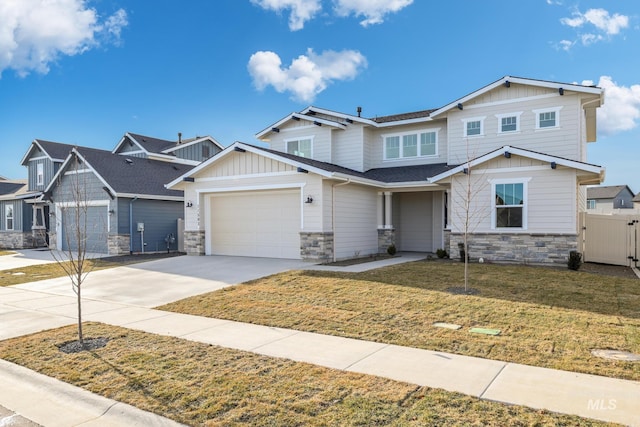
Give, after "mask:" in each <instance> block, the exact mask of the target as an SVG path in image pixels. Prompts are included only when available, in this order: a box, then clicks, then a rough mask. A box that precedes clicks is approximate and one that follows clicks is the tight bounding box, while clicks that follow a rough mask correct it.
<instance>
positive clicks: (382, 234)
mask: <svg viewBox="0 0 640 427" xmlns="http://www.w3.org/2000/svg"><path fill="white" fill-rule="evenodd" d="M395 244H396V230H395V229H393V228H379V229H378V253H381V254H386V253H387V248H388V247H389V246H391V245H394V246H395Z"/></svg>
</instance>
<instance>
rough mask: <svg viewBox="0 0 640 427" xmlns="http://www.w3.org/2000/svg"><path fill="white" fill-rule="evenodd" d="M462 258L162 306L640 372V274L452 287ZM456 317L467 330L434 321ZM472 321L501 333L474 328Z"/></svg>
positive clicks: (567, 274)
mask: <svg viewBox="0 0 640 427" xmlns="http://www.w3.org/2000/svg"><path fill="white" fill-rule="evenodd" d="M462 268H463V266H462V265H461V263H452V262H449V263H444V262H428V261H420V262H414V263H409V264H402V265H396V266H391V267H385V268H381V269H377V270H373V271H369V272H365V273H333V272H319V271H304V272H303V271H295V272H287V273H283V274H278V275H274V276H270V277H266V278H263V279H259V280H256V281H253V282H249V283H247V284H243V285H239V286H234V287H230V288H225V289H223V290H221V291H217V292H213V293H210V294H205V295H199V296H196V297H192V298H188V299H185V300H182V301H178V302H176V303H172V304H168V305H166V306H163V307H160V308H161V309H164V310H169V311H176V312H181V313H188V314H194V315H199V316H208V317H216V318H222V319H230V320H237V321H242V322H249V323H256V324H261V325H269V326H277V327H282V328H291V329H297V330H303V331H309V332H318V333H324V334H331V335H339V336H344V337H350V338H358V339H365V340H371V341H377V342H384V343H391V344H397V345H403V346H410V347H416V348H424V349H429V350H438V351H446V352H451V353H457V354H463V355H468V356H477V357H485V358H491V359H496V360H503V361H508V362H516V363H523V364H527V365H535V366H541V367H547V368H554V369H563V370H569V371H576V372H584V373H590V374H596V375H606V376H611V377H617V378H625V379H633V380H640V363H633V362H621V361H608V360H603V359H599V358H596V357H594V356H592V355H591V353H590V352H591V350H592V349H595V348H603V349H607V348H610V349H617V350H625V351H631V352H634V353H640V281H638V280H633V279H624V278H618V277H610V276H599V275H595V274H588V273H581V272H573V271H569V270H564V269H563V270H560V269H550V268H540V267H524V266H502V265H487V264H484V265H479V264H475V265H472V266H471V276H470V286H471V287H473V288H476V289H478V290H480V292H481V293H480V295H477V296H469V295H452V294H450V293H448V292H446V291H445V290H446V289H447V288H449V287H452V286H460V284H461V283H462V282H463V271H462ZM434 322H448V323H456V324H459V325H462V326H463V329H461V330H459V331H452V330H447V329H441V328H435V327H432V326H431V325H432V324H433V323H434ZM471 327H485V328H493V329H500V330H501V331H502V333H501V335H500V336H497V337H490V336H484V335H479V334H470V333H468V329H469V328H471Z"/></svg>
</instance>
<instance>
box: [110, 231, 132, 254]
mask: <svg viewBox="0 0 640 427" xmlns="http://www.w3.org/2000/svg"><path fill="white" fill-rule="evenodd" d="M107 245H108V251H109V255H122V254H128V253H129V252H130V251H131V246H130V239H129V235H128V234H110V235H109V237H108V238H107Z"/></svg>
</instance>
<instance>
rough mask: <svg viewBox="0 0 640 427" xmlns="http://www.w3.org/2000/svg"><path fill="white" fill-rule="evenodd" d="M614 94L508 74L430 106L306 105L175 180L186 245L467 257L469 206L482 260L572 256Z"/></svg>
mask: <svg viewBox="0 0 640 427" xmlns="http://www.w3.org/2000/svg"><path fill="white" fill-rule="evenodd" d="M603 100H604V97H603V90H602V89H600V88H597V87H593V86H581V85H576V84H569V83H557V82H548V81H541V80H532V79H525V78H518V77H509V76H507V77H504V78H502V79H500V80H498V81H495V82H493V83H491V84H489V85H487V86H485V87H483V88H481V89H479V90H477V91H475V92H473V93H471V94H469V95H466V96H464V97H462V98H460V99H458V100H456V101H453V102H451V103H450V104H447V105H445V106H443V107H441V108H438V109H433V110H422V111H417V112H412V113H406V114H398V115H393V116H384V117H375V118H364V117H361V115H360V109H358V110H359V111H358V114H357V115H351V114H345V113H339V112H335V111H330V110H326V109H322V108H316V107H308V108H306V109H304V110H303V111H301V112H299V113H292V114H289V115H288V116H286V117H284V118H283V119H282V120H280V121H278V122H277V123H275V124H273V125H271V126H269V127H267V128H266V129H264V130H263V131H261V132H259V133H258V134H257V135H256V137H257V138H258V139H260V140H262V141H265V142H267V141H268V142H269V143H270V148H269V149H266V148H260V147H257V146H253V145H249V144H243V143H240V142H236V143H234V144H233V145H232V146H230V147H227V148H226V149H225V150H224V151H222V152H221V153H220V154H219V155H217V156H216V157H214V158H212V159H210V160H208V161H206V162H204V163H202V164H200V165H199V166H197V167H195V168H194V169H193V170H191V171H189V172H188V173H187V174H185V175H183V176H181V177H179V178H178V179H176V180H174V181H172V182H170V183H169V184H168V188H171V189H178V190H184V191H185V250H186V251H187V252H188V253H190V254H207V255H210V254H224V255H246V256H262V257H282V258H302V259H308V260H330V259H344V258H351V257H356V256H364V255H368V254H373V253H378V252H384V251H385V250H386V248H387V247H388V246H389V245H391V244H394V245H395V246H396V248H397V249H398V250H401V251H425V252H432V251H435V250H436V249H438V248H446V249H447V250H449V252H450V253H451V254H452V256H456V255H457V251H458V243H459V242H461V241H462V239H463V232H464V229H465V227H464V223H465V220H464V218H465V217H466V212H467V211H468V212H469V213H471V219H472V221H471V222H470V225H471V227H469V231H470V232H472V236H471V239H470V250H469V252H470V253H469V255H470V256H471V257H476V258H477V257H484V258H485V259H486V260H488V261H493V260H495V261H517V262H541V263H564V262H565V261H566V259H567V257H568V254H569V251H571V250H577V248H578V233H579V231H578V216H579V213H580V212H582V211H584V210H585V208H586V206H585V205H586V191H585V190H584V186H586V185H593V184H599V183H601V182H602V180H603V179H604V169H603V168H602V167H600V166H597V165H592V164H588V163H586V156H587V154H586V153H587V147H586V145H587V142H593V141H595V140H596V109H597V108H598V107H600V106H601V105H602V103H603ZM468 179H470V181H469V180H468ZM469 183H470V184H472V185H471V188H469V185H468V184H469ZM467 194H471V197H467ZM466 202H469V209H465V205H466Z"/></svg>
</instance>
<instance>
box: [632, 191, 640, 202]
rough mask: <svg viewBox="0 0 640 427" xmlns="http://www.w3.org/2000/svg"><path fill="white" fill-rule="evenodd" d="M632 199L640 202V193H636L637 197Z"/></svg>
mask: <svg viewBox="0 0 640 427" xmlns="http://www.w3.org/2000/svg"><path fill="white" fill-rule="evenodd" d="M632 201H633V202H638V203H640V193H638V194H636V197H634V198H633V199H632Z"/></svg>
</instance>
